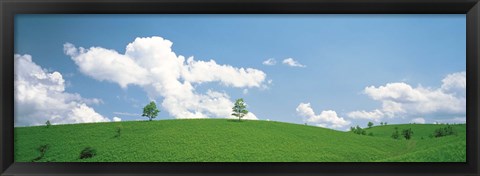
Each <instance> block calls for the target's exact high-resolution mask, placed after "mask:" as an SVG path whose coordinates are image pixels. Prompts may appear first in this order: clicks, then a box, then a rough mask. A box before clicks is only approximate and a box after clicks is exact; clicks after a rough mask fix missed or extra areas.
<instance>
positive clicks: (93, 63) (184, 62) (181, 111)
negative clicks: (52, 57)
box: [64, 36, 266, 119]
mask: <svg viewBox="0 0 480 176" xmlns="http://www.w3.org/2000/svg"><path fill="white" fill-rule="evenodd" d="M172 44H173V43H172V42H171V41H169V40H166V39H163V38H161V37H156V36H155V37H147V38H136V39H135V41H133V42H132V43H130V44H128V45H127V47H126V51H125V53H124V54H120V53H118V52H117V51H114V50H108V49H104V48H100V47H91V48H89V49H85V48H81V47H80V48H76V47H75V46H74V45H72V44H69V43H66V44H65V45H64V51H65V54H67V55H69V56H70V57H71V58H72V60H74V61H75V63H76V64H77V66H78V67H79V68H80V70H81V71H82V73H84V74H85V75H88V76H90V77H92V78H94V79H96V80H99V81H109V82H114V83H117V84H119V85H120V86H121V87H127V86H128V85H138V86H141V87H142V88H143V89H144V90H145V91H146V92H147V94H148V96H149V98H151V99H155V98H158V97H163V102H162V103H161V105H162V107H163V108H164V109H165V110H166V111H167V112H168V113H169V114H170V115H172V116H173V117H175V118H207V117H220V118H225V117H227V118H228V117H230V116H231V109H232V107H233V103H232V101H230V97H229V96H228V95H227V94H226V93H222V92H217V91H213V90H208V91H207V92H206V93H203V94H202V93H198V92H197V91H196V90H195V87H194V85H195V84H201V83H206V82H218V83H220V84H221V85H224V86H230V87H236V88H253V87H257V88H262V87H266V85H265V78H266V74H265V73H264V72H262V71H260V70H257V69H253V68H236V67H233V66H230V65H220V64H217V63H216V62H215V61H214V60H210V61H196V60H194V59H193V57H190V58H188V59H185V57H184V56H181V55H178V56H177V55H176V54H175V53H174V52H173V51H172V49H171V47H172ZM249 114H251V115H247V116H248V117H247V118H252V119H253V118H256V117H255V115H254V114H252V113H249Z"/></svg>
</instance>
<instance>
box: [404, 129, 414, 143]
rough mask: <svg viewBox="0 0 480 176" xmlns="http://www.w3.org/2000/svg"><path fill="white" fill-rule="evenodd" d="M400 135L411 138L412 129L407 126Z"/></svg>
mask: <svg viewBox="0 0 480 176" xmlns="http://www.w3.org/2000/svg"><path fill="white" fill-rule="evenodd" d="M402 135H403V137H405V139H407V140H409V139H410V138H412V135H413V131H412V129H411V128H409V129H407V130H403V131H402Z"/></svg>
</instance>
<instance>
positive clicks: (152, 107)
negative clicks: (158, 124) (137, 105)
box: [142, 101, 160, 121]
mask: <svg viewBox="0 0 480 176" xmlns="http://www.w3.org/2000/svg"><path fill="white" fill-rule="evenodd" d="M159 112H160V110H158V109H157V105H156V104H155V102H153V101H151V102H150V103H149V104H148V105H146V106H145V107H144V108H143V114H142V116H143V117H148V120H149V121H152V119H154V118H155V117H157V115H158V113H159Z"/></svg>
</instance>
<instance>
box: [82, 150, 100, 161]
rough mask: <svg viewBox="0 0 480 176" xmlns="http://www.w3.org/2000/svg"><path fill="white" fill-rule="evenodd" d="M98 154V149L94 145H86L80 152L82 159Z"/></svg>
mask: <svg viewBox="0 0 480 176" xmlns="http://www.w3.org/2000/svg"><path fill="white" fill-rule="evenodd" d="M95 155H97V150H95V149H94V148H92V147H85V148H84V149H83V150H82V152H80V159H85V158H92V157H94V156H95Z"/></svg>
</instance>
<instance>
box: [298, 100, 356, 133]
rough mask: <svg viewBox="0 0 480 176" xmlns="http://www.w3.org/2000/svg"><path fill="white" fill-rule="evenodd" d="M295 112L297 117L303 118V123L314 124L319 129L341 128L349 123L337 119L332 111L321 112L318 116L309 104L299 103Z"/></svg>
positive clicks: (340, 118)
mask: <svg viewBox="0 0 480 176" xmlns="http://www.w3.org/2000/svg"><path fill="white" fill-rule="evenodd" d="M296 111H297V114H298V115H300V116H301V117H303V118H304V119H303V120H304V122H309V123H314V124H316V125H317V126H321V127H328V128H341V127H344V126H347V125H349V124H350V122H349V121H347V120H345V119H344V118H342V117H339V116H338V115H337V113H336V112H335V111H332V110H326V111H322V112H321V113H320V114H319V115H316V114H315V112H314V111H313V109H312V107H311V106H310V103H300V104H299V105H298V106H297V108H296Z"/></svg>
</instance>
